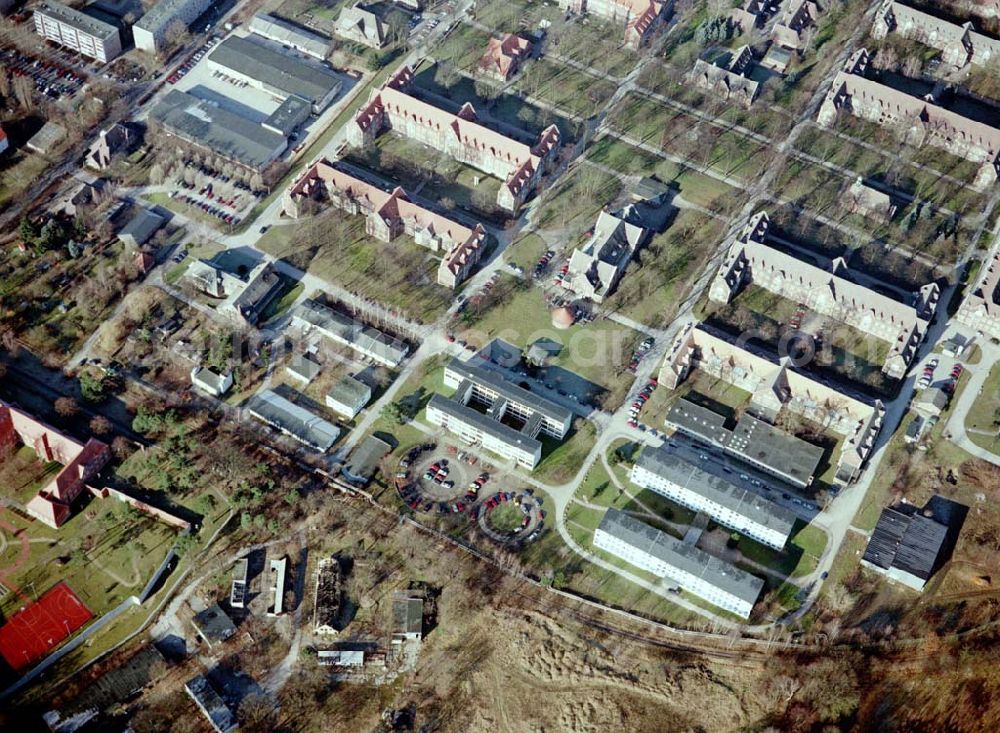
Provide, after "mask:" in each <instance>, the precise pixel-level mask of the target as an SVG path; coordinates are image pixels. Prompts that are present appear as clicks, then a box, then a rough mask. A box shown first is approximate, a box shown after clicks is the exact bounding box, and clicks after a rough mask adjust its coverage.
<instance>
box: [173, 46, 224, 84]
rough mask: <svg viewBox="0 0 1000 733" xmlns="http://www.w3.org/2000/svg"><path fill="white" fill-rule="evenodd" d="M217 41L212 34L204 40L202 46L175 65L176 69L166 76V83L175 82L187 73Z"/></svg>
mask: <svg viewBox="0 0 1000 733" xmlns="http://www.w3.org/2000/svg"><path fill="white" fill-rule="evenodd" d="M218 41H219V39H217V38H216V37H215V36H212V37H211V38H209V39H208V40H207V41H205V45H204V46H202V47H201V48H199V49H198V50H197V51H195V52H194V53H193V54H191V55H190V56H188V58H187V61H185V62H184V63H183V64H181V65H180V66H179V67H177V71H175V72H174V73H173V74H171V75H170V76H168V77H167V83H168V84H176V83H177V82H179V81H180V80H181V78H182V77H184V76H186V75H187V73H188V72H189V71H191V69H193V68H194V67H195V65H196V64H197V63H198V62H199V61H201V60H202V59H203V58H204V57H205V54H206V53H208V52H209V50H210V49H211V48H212V46H214V45H215V44H216V43H218Z"/></svg>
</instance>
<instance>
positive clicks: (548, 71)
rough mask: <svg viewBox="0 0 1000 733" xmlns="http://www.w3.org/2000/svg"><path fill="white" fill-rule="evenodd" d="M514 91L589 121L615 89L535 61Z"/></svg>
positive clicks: (545, 61)
mask: <svg viewBox="0 0 1000 733" xmlns="http://www.w3.org/2000/svg"><path fill="white" fill-rule="evenodd" d="M514 87H515V88H516V89H518V90H520V91H522V92H525V93H526V94H528V95H530V96H532V97H540V98H541V99H543V100H545V101H546V102H548V103H549V104H552V105H555V106H556V107H557V108H559V109H560V110H562V111H565V112H569V113H570V114H573V115H576V116H577V117H583V118H588V117H593V116H595V115H597V114H598V113H599V112H600V111H601V109H602V108H603V107H604V105H605V104H607V102H608V100H610V99H611V97H612V96H613V95H614V93H615V85H614V84H612V83H611V82H609V81H607V80H605V79H599V78H596V77H594V76H591V75H590V74H585V73H583V72H581V71H577V70H576V69H572V68H570V67H569V66H565V65H564V64H561V63H559V62H558V61H552V60H550V59H536V60H535V61H532V62H531V63H529V64H527V66H526V67H525V68H524V70H523V71H522V72H521V73H520V74H519V75H518V77H517V80H516V81H515V82H514Z"/></svg>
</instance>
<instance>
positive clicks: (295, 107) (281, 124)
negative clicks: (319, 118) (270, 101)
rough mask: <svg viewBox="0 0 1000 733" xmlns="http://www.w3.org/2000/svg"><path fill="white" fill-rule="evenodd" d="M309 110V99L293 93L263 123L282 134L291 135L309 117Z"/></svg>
mask: <svg viewBox="0 0 1000 733" xmlns="http://www.w3.org/2000/svg"><path fill="white" fill-rule="evenodd" d="M309 111H310V104H309V100H307V99H303V98H302V97H300V96H298V95H295V94H293V95H291V96H290V97H288V98H287V99H285V101H284V102H282V103H281V104H280V105H279V106H278V109H276V110H274V112H272V113H271V114H270V116H269V117H268V118H267V119H266V120H264V122H262V123H261V124H263V125H264V126H265V127H270V128H272V129H274V130H277V131H278V132H280V133H281V134H282V135H286V136H287V135H291V134H292V133H293V132H295V128H297V127H298V126H299V125H301V124H302V123H303V122H305V121H306V119H308V117H309Z"/></svg>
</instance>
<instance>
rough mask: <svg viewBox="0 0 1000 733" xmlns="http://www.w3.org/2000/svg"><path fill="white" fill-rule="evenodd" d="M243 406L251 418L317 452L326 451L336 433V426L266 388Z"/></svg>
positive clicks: (334, 440)
mask: <svg viewBox="0 0 1000 733" xmlns="http://www.w3.org/2000/svg"><path fill="white" fill-rule="evenodd" d="M246 407H247V410H249V412H250V414H251V415H253V416H254V417H256V418H258V419H260V420H263V421H264V422H266V423H267V424H268V425H273V426H274V427H276V428H278V429H279V430H283V431H285V432H286V433H288V434H290V435H291V436H292V437H294V438H295V439H296V440H298V441H299V442H301V443H305V444H306V445H308V446H310V447H312V448H315V449H316V450H318V451H327V450H329V449H330V446H332V445H333V444H334V443H335V442H336V440H337V436H339V435H340V429H339V428H338V427H337V426H336V425H333V424H332V423H330V422H327V421H326V420H324V419H323V418H321V417H317V416H316V415H314V414H312V413H311V412H309V410H307V409H305V408H304V407H299V406H298V405H296V404H295V403H293V402H290V401H288V400H287V399H285V398H284V397H282V396H281V395H279V394H277V393H276V392H273V391H272V390H269V389H267V390H264V391H263V392H260V393H259V394H256V395H254V396H253V397H251V398H250V399H249V400H247V402H246Z"/></svg>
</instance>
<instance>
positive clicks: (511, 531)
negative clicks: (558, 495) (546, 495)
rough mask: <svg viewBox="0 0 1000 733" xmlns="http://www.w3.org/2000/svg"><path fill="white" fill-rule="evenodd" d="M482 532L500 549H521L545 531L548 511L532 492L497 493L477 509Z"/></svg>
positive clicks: (526, 490) (487, 498) (529, 490)
mask: <svg viewBox="0 0 1000 733" xmlns="http://www.w3.org/2000/svg"><path fill="white" fill-rule="evenodd" d="M477 522H478V525H479V529H480V530H481V531H482V533H483V534H485V535H486V536H487V537H489V538H490V539H491V540H493V541H494V542H496V543H497V544H499V545H504V546H514V547H520V546H523V545H524V544H526V543H528V542H532V541H534V540H535V539H536V538H537V537H538V535H539V534H540V533H541V532H542V530H543V529H545V511H544V510H543V509H542V501H541V498H540V497H537V496H535V494H534V491H533V490H532V489H524V490H522V491H498V492H497V493H495V494H493V495H491V496H489V497H486V499H485V500H484V501H483V503H482V504H481V505H480V506H479V508H478V516H477Z"/></svg>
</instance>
